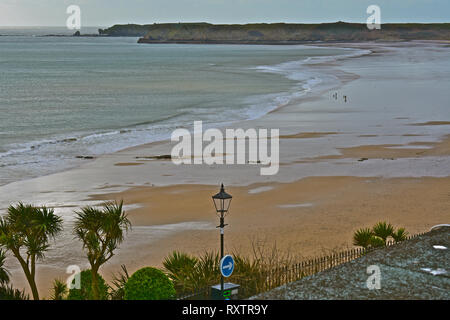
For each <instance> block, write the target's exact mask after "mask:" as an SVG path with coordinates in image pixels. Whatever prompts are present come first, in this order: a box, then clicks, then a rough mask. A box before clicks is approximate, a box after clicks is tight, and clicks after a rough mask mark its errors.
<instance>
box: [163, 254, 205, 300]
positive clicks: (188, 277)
mask: <svg viewBox="0 0 450 320" xmlns="http://www.w3.org/2000/svg"><path fill="white" fill-rule="evenodd" d="M197 262H198V259H197V258H196V257H193V256H191V255H189V254H186V253H182V252H178V251H173V252H172V253H171V254H170V255H169V256H167V257H166V258H165V259H164V262H163V266H164V269H165V272H166V274H167V276H168V277H169V278H170V280H172V282H173V284H174V286H175V289H176V290H177V292H178V293H185V292H189V291H192V289H193V288H192V275H193V272H194V268H195V267H196V265H197Z"/></svg>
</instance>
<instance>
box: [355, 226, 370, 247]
mask: <svg viewBox="0 0 450 320" xmlns="http://www.w3.org/2000/svg"><path fill="white" fill-rule="evenodd" d="M372 237H373V232H372V230H370V229H369V228H363V229H359V230H356V232H355V234H354V235H353V244H354V245H355V246H361V247H363V248H367V247H368V246H369V245H370V244H371V243H370V242H371V239H372Z"/></svg>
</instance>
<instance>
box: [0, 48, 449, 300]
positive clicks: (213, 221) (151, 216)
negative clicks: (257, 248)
mask: <svg viewBox="0 0 450 320" xmlns="http://www.w3.org/2000/svg"><path fill="white" fill-rule="evenodd" d="M339 46H342V47H345V46H346V44H340V45H339ZM349 46H350V45H349ZM351 46H352V47H358V48H361V49H369V50H371V51H372V52H373V53H372V54H370V55H365V56H361V57H357V58H350V59H346V60H341V61H336V62H333V63H327V64H323V65H320V64H319V65H316V66H314V67H315V68H321V69H324V68H326V69H327V70H329V72H330V74H332V75H333V76H335V77H337V78H340V79H341V85H340V86H338V87H333V88H327V89H324V90H322V91H321V92H319V93H315V94H311V95H308V96H306V97H303V98H302V99H299V100H298V101H297V102H295V103H291V104H289V105H286V106H283V107H281V108H279V109H277V110H276V111H274V112H271V113H268V114H266V115H265V116H263V117H261V118H259V119H256V120H251V121H245V122H239V123H235V124H233V127H235V128H244V129H246V128H256V129H258V128H278V129H280V163H279V165H280V170H279V172H278V174H276V175H274V176H262V175H260V174H259V172H260V170H259V169H260V166H261V165H259V164H246V165H217V164H215V165H210V166H209V165H206V164H199V165H180V166H177V165H174V164H173V163H172V162H171V161H170V160H168V159H155V158H154V157H156V156H161V155H167V154H170V151H171V148H172V147H173V145H174V144H173V143H171V142H169V141H163V142H156V143H150V144H146V145H141V146H138V147H133V148H128V149H125V150H122V151H119V152H116V153H113V154H107V155H104V156H101V157H98V158H97V159H95V160H93V161H89V160H86V163H85V164H83V165H82V166H80V167H77V168H75V169H71V170H67V171H63V172H59V173H55V174H51V175H47V176H42V177H38V178H34V179H31V180H24V181H18V182H14V183H10V184H7V185H4V186H1V187H0V210H1V211H0V212H3V211H4V210H5V209H6V208H7V206H8V205H9V204H12V203H15V202H17V201H24V202H31V203H34V204H46V205H48V206H51V207H54V208H55V210H56V212H57V213H58V214H61V215H62V216H63V218H64V220H65V225H66V228H65V231H64V234H63V235H62V236H61V237H59V238H58V239H57V243H56V245H55V246H54V247H52V250H51V251H50V252H49V253H48V255H47V259H46V260H44V261H43V263H41V264H40V265H39V268H38V276H37V277H38V285H39V288H40V291H41V294H42V296H45V297H48V296H49V289H50V286H51V281H52V280H53V279H54V278H61V279H65V278H66V277H67V275H66V274H65V270H66V267H67V266H68V265H72V264H76V265H80V266H81V267H87V260H86V258H85V257H84V254H83V252H82V251H81V244H80V243H79V242H78V241H77V240H75V239H74V236H73V235H72V234H71V230H70V228H71V225H72V222H73V212H74V210H77V209H78V208H79V207H81V206H83V205H87V204H89V205H96V204H99V203H101V202H102V201H104V200H119V201H120V200H123V201H124V203H125V205H126V206H125V210H126V212H127V213H128V215H129V218H130V220H131V222H132V225H133V229H132V231H131V232H130V233H129V234H128V237H127V239H126V241H125V242H124V243H123V245H122V246H121V248H120V250H118V252H117V255H116V256H115V257H114V258H113V259H112V260H111V261H110V262H109V263H108V264H107V265H106V266H105V267H104V268H103V269H102V270H101V272H102V275H103V276H104V277H105V279H107V280H110V279H111V274H112V273H113V272H117V271H119V269H120V265H121V264H125V265H126V266H127V268H128V270H129V271H130V272H134V271H135V270H137V269H139V268H140V267H143V266H147V265H152V266H158V267H159V266H161V263H162V260H163V258H164V257H165V256H166V255H167V254H168V253H170V252H171V251H173V250H179V251H185V252H189V253H192V254H199V253H202V252H204V251H205V250H217V249H218V244H219V242H218V237H219V233H218V231H217V229H216V225H217V223H218V219H217V217H216V215H215V212H214V207H213V204H212V200H211V196H212V195H213V194H215V193H216V192H218V188H219V185H220V183H224V184H225V186H226V190H227V192H229V193H230V194H232V196H233V200H232V204H231V209H230V214H229V215H228V216H227V218H226V223H228V224H229V225H228V226H227V227H226V231H225V239H226V251H227V252H233V251H239V252H241V253H247V254H251V250H252V244H255V243H265V244H266V246H273V245H276V247H277V248H278V250H279V251H280V252H284V253H289V254H291V255H292V256H295V257H297V258H298V259H301V258H304V257H313V256H318V255H321V254H323V253H326V252H330V251H333V250H340V249H344V248H348V247H352V235H353V232H354V231H355V230H356V229H358V228H360V227H368V226H371V225H373V224H374V223H376V222H378V221H389V222H390V223H392V224H393V225H395V226H399V227H405V228H406V230H407V231H409V233H410V234H415V233H419V232H425V231H427V230H429V228H430V227H432V226H433V225H436V224H441V223H449V220H450V194H449V190H450V113H449V111H448V97H449V95H450V93H449V92H448V88H446V86H448V81H447V80H448V79H447V80H446V79H443V78H444V77H447V78H448V75H443V74H439V73H438V71H436V72H434V73H433V72H431V73H424V74H422V73H417V75H415V76H414V77H412V76H411V74H409V73H408V70H409V66H410V63H413V62H414V61H416V63H430V64H432V63H434V60H431V62H430V61H428V58H427V55H428V54H429V53H430V52H446V51H445V50H447V51H448V48H445V47H444V44H435V43H428V42H427V43H422V42H412V43H409V44H367V43H364V44H359V45H355V44H352V45H351ZM412 52H415V53H417V54H411V53H412ZM411 59H412V60H413V61H412V62H411ZM400 62H404V63H400ZM436 63H437V62H436ZM432 66H433V68H434V67H435V66H434V65H432ZM393 70H395V72H393ZM433 70H434V69H433ZM436 70H439V68H438V67H436ZM406 79H408V82H406V81H405V80H406ZM430 79H431V80H430ZM418 88H420V90H418ZM334 93H336V94H337V98H334V96H333V94H334ZM343 96H346V100H345V101H344V99H343ZM430 97H433V99H431V98H430ZM430 100H432V101H430ZM445 110H446V111H445ZM446 112H447V113H446ZM443 114H444V115H445V114H446V115H447V117H446V118H442V115H443ZM437 116H439V118H437ZM8 265H9V266H10V267H11V268H12V270H13V282H14V284H15V286H16V287H24V288H27V289H28V287H27V285H26V282H25V279H24V276H23V275H22V273H21V270H20V269H19V268H18V266H17V264H16V262H15V261H14V260H13V259H11V258H10V259H9V260H8Z"/></svg>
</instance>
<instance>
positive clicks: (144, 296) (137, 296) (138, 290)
mask: <svg viewBox="0 0 450 320" xmlns="http://www.w3.org/2000/svg"><path fill="white" fill-rule="evenodd" d="M174 297H175V289H174V286H173V283H172V281H170V279H169V278H168V277H167V276H166V275H165V274H164V273H163V272H162V271H161V270H158V269H156V268H150V267H147V268H142V269H140V270H138V271H136V272H135V273H133V275H132V276H131V277H130V279H128V281H127V283H126V284H125V300H168V299H172V298H174Z"/></svg>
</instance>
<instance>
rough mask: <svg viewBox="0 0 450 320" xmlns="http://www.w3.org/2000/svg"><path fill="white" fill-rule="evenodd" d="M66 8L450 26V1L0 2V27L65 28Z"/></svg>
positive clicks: (226, 19) (219, 19) (135, 18)
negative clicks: (374, 11) (374, 15)
mask: <svg viewBox="0 0 450 320" xmlns="http://www.w3.org/2000/svg"><path fill="white" fill-rule="evenodd" d="M69 5H78V6H79V7H80V9H81V23H82V26H102V27H107V26H111V25H114V24H123V23H138V24H146V23H162V22H210V23H255V22H267V23H270V22H287V23H319V22H335V21H346V22H361V23H365V22H366V19H367V17H368V16H369V14H367V13H366V9H367V7H368V6H369V5H378V6H379V7H380V9H381V23H389V22H425V23H427V22H428V23H429V22H450V0H0V26H65V25H66V20H67V18H68V14H67V13H66V9H67V7H68V6H69Z"/></svg>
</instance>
